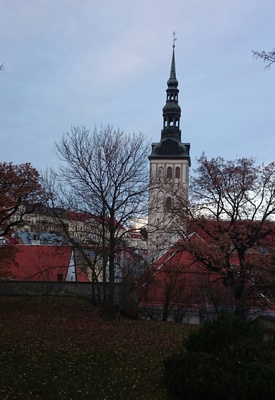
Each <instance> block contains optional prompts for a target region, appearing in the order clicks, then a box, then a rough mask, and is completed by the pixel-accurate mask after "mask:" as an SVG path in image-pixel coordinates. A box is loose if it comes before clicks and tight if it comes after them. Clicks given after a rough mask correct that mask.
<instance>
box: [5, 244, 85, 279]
mask: <svg viewBox="0 0 275 400" xmlns="http://www.w3.org/2000/svg"><path fill="white" fill-rule="evenodd" d="M14 249H15V254H14V259H13V260H12V261H11V260H8V261H6V262H5V261H3V262H2V265H1V267H2V268H1V270H0V274H1V273H2V270H3V271H5V277H7V275H8V278H9V279H11V280H16V281H57V280H58V281H66V280H70V281H75V280H79V281H81V282H89V280H88V278H87V277H86V276H85V275H84V274H83V273H82V272H81V271H80V270H79V268H77V267H76V268H75V265H74V262H73V256H72V248H71V247H69V246H24V245H17V246H15V247H14Z"/></svg>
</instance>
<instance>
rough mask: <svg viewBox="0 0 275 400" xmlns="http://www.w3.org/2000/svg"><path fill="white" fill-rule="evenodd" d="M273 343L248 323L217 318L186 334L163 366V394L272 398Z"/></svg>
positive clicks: (220, 399)
mask: <svg viewBox="0 0 275 400" xmlns="http://www.w3.org/2000/svg"><path fill="white" fill-rule="evenodd" d="M274 353H275V351H274V343H266V342H265V341H264V340H263V336H262V333H261V331H260V330H259V329H258V328H256V327H255V326H254V325H251V323H249V322H247V321H245V320H242V319H239V318H237V317H235V316H233V315H230V314H223V315H221V316H219V317H217V318H216V319H215V320H213V321H209V322H206V323H205V324H204V325H203V326H202V327H201V328H200V329H199V330H198V331H192V332H190V334H189V335H188V337H187V338H186V340H185V341H184V343H183V347H182V348H181V349H180V351H179V353H178V354H174V355H171V356H170V357H169V358H167V359H166V360H165V362H164V367H165V379H166V382H167V384H168V387H169V390H170V391H171V392H172V393H174V394H175V395H176V396H177V398H179V399H185V400H201V399H204V400H248V399H249V400H253V399H255V400H261V399H262V400H271V399H275V366H274V365H272V360H273V356H274Z"/></svg>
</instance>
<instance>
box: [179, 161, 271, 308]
mask: <svg viewBox="0 0 275 400" xmlns="http://www.w3.org/2000/svg"><path fill="white" fill-rule="evenodd" d="M178 201H179V202H180V204H181V206H180V207H179V208H178V211H179V212H178V215H179V218H182V219H185V220H186V218H187V219H188V224H189V227H188V230H187V231H186V230H185V231H182V234H183V236H184V239H185V240H184V244H183V247H184V249H185V250H188V251H190V252H191V253H192V255H193V256H194V258H195V260H197V261H199V262H200V263H202V264H203V265H204V266H205V267H206V268H207V269H208V270H210V271H214V272H219V273H221V275H222V276H223V283H224V285H225V286H226V287H227V288H228V289H229V290H230V291H231V292H232V293H233V295H234V298H235V302H236V310H235V311H236V313H237V314H240V315H244V314H245V310H246V307H247V305H248V303H247V301H248V298H249V297H250V298H251V295H252V292H253V294H255V292H257V291H259V290H261V292H266V294H269V295H270V298H271V296H272V293H271V292H270V290H269V289H270V288H272V287H274V286H273V285H274V271H275V268H274V259H275V258H274V254H275V221H274V216H275V162H272V163H270V164H268V165H256V164H255V160H254V159H253V158H237V159H235V160H232V161H226V160H224V159H223V158H222V157H217V158H212V159H210V160H209V159H208V158H207V157H206V155H205V154H203V155H202V156H201V157H200V158H199V159H198V168H197V169H196V170H195V174H194V177H193V179H192V181H191V185H190V199H189V204H186V202H185V203H184V202H183V201H182V202H181V199H180V198H178ZM182 210H184V212H183V211H182ZM185 226H186V224H185ZM191 232H196V233H197V234H198V236H199V238H200V239H198V240H194V236H192V238H190V233H191ZM273 294H274V292H273ZM259 297H260V296H259ZM261 297H262V296H261Z"/></svg>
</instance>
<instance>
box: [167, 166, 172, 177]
mask: <svg viewBox="0 0 275 400" xmlns="http://www.w3.org/2000/svg"><path fill="white" fill-rule="evenodd" d="M167 178H172V168H171V167H168V168H167Z"/></svg>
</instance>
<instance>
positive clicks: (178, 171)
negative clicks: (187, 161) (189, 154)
mask: <svg viewBox="0 0 275 400" xmlns="http://www.w3.org/2000/svg"><path fill="white" fill-rule="evenodd" d="M176 178H178V179H180V167H176Z"/></svg>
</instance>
